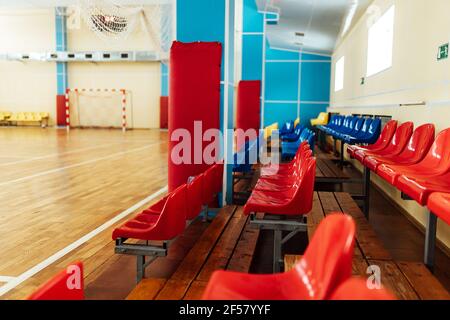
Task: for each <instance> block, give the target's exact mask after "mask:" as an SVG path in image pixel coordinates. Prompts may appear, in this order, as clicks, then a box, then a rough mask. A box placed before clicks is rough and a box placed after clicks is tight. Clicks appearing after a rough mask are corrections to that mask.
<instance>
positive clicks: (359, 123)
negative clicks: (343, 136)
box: [353, 118, 366, 133]
mask: <svg viewBox="0 0 450 320" xmlns="http://www.w3.org/2000/svg"><path fill="white" fill-rule="evenodd" d="M364 122H366V119H364V118H358V121H356V124H355V127H354V128H353V132H355V133H357V132H359V131H361V129H362V127H363V126H364Z"/></svg>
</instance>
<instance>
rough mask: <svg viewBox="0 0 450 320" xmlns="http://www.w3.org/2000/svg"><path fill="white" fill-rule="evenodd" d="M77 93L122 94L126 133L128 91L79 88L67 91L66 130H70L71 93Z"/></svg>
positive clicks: (123, 123)
mask: <svg viewBox="0 0 450 320" xmlns="http://www.w3.org/2000/svg"><path fill="white" fill-rule="evenodd" d="M71 92H75V93H77V94H78V92H111V93H120V94H121V95H122V131H123V132H125V131H126V130H127V93H128V92H129V91H128V90H126V89H93V88H89V89H85V88H82V89H78V88H67V89H66V95H65V100H66V129H67V131H69V130H70V96H69V95H70V93H71Z"/></svg>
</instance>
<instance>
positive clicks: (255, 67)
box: [242, 35, 263, 80]
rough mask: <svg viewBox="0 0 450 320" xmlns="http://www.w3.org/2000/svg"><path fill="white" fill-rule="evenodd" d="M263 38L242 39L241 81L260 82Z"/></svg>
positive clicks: (248, 37)
mask: <svg viewBox="0 0 450 320" xmlns="http://www.w3.org/2000/svg"><path fill="white" fill-rule="evenodd" d="M262 51H263V37H262V36H261V35H244V36H243V37H242V80H261V79H262V63H263V54H262Z"/></svg>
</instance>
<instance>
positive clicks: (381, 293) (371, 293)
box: [330, 277, 396, 300]
mask: <svg viewBox="0 0 450 320" xmlns="http://www.w3.org/2000/svg"><path fill="white" fill-rule="evenodd" d="M330 300H396V299H395V298H394V296H393V295H392V294H391V293H390V292H389V291H387V290H386V289H384V288H383V287H381V288H379V289H378V288H373V289H370V288H369V287H368V286H367V281H365V280H363V279H360V278H356V277H355V278H351V279H349V280H347V281H345V282H344V283H343V284H341V285H340V286H339V287H338V288H337V289H336V290H335V291H334V292H333V294H332V295H331V298H330Z"/></svg>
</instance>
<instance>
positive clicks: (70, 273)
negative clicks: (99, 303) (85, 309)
mask: <svg viewBox="0 0 450 320" xmlns="http://www.w3.org/2000/svg"><path fill="white" fill-rule="evenodd" d="M28 300H84V279H83V264H82V263H81V262H76V263H72V264H71V265H70V266H68V267H67V268H66V269H65V270H63V271H61V272H60V273H58V274H57V275H56V276H55V277H53V278H52V279H50V280H49V281H48V282H46V283H45V284H43V285H42V286H40V287H39V288H38V289H37V290H36V291H35V292H34V293H33V294H31V295H30V296H29V297H28Z"/></svg>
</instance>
